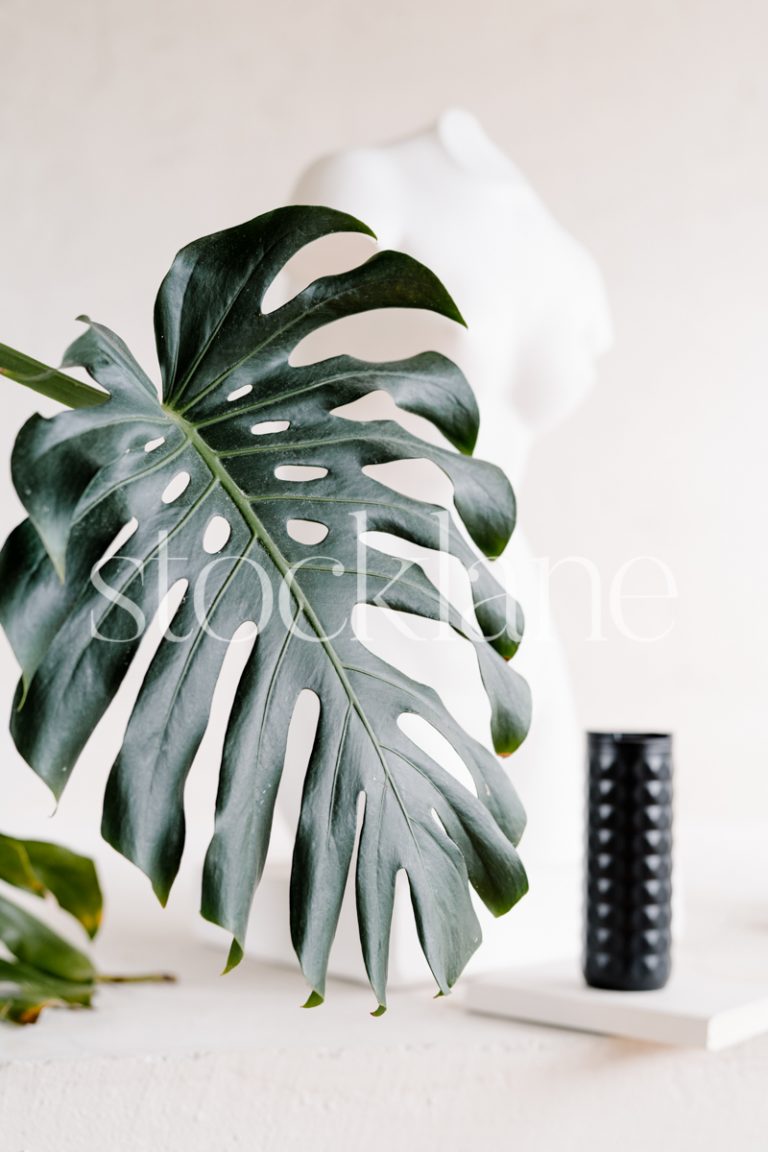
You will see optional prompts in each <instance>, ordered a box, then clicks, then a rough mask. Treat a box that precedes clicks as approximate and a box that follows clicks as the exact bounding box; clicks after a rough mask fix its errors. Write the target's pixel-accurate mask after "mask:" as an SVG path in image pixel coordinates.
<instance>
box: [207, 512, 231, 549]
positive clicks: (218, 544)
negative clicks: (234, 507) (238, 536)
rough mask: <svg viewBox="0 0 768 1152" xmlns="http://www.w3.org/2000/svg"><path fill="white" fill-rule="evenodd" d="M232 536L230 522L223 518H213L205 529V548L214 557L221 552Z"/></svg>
mask: <svg viewBox="0 0 768 1152" xmlns="http://www.w3.org/2000/svg"><path fill="white" fill-rule="evenodd" d="M231 535H232V528H231V526H230V523H229V521H228V520H225V519H224V517H223V516H213V517H212V518H211V519H210V520H209V521H208V525H207V527H206V529H205V535H204V536H203V548H204V549H205V551H206V552H207V553H208V554H209V555H211V556H212V555H214V553H216V552H221V550H222V548H223V547H224V545H225V544H226V542H227V540H229V538H230V536H231Z"/></svg>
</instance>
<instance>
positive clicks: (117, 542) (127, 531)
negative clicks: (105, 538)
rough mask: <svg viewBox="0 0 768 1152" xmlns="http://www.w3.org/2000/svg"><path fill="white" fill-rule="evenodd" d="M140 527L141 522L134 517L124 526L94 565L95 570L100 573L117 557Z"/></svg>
mask: <svg viewBox="0 0 768 1152" xmlns="http://www.w3.org/2000/svg"><path fill="white" fill-rule="evenodd" d="M138 526H139V522H138V520H137V519H136V517H135V516H132V517H131V519H130V520H129V521H128V523H127V524H123V526H122V528H121V529H120V531H119V532H118V533H117V535H116V536H115V538H114V539H113V540H112V543H111V544H110V545H109V546H108V547H107V548H105V549H104V552H103V553H102V555H101V556H100V558H99V559H98V560H97V561H96V563H95V564H94V566H93V570H94V571H98V570H99V569H100V568H103V567H104V565H105V564H106V563H107V561H108V560H111V559H112V557H113V556H115V555H116V554H117V553H118V552H119V551H120V549H121V548H122V546H123V544H125V543H126V542H127V541H128V540H130V538H131V536H133V534H134V532H135V531H136V529H137V528H138Z"/></svg>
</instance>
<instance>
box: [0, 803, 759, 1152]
mask: <svg viewBox="0 0 768 1152" xmlns="http://www.w3.org/2000/svg"><path fill="white" fill-rule="evenodd" d="M767 833H768V829H766V827H765V825H763V826H761V827H755V828H754V830H753V834H752V835H750V836H746V835H745V834H744V833H743V832H742V831H739V832H734V833H732V834H726V833H725V832H724V831H723V830H722V829H720V830H718V831H717V833H716V834H715V832H713V831H712V830H705V831H701V832H699V833H696V834H692V833H691V834H688V835H686V836H681V837H680V843H679V846H678V864H679V867H680V871H681V872H682V873H683V874H684V875H685V877H686V880H687V881H688V888H689V900H688V917H687V918H688V927H687V934H686V944H685V948H686V950H687V951H688V953H689V954H691V955H694V956H695V957H696V964H697V967H698V968H699V970H700V971H701V972H702V973H703V974H708V975H710V976H712V977H717V978H720V979H725V978H728V979H731V980H738V981H744V982H758V981H760V980H764V979H765V975H766V972H768V915H767V914H766V908H767V904H768V902H767V901H766V895H765V884H764V878H765V876H766V875H768V834H767ZM714 845H717V847H716V849H714V848H713V846H714ZM724 860H727V861H728V862H729V864H730V870H729V871H730V875H729V876H727V877H726V875H725V872H724V869H723V867H722V862H723V861H724ZM129 912H130V909H123V912H122V913H121V917H120V927H119V928H118V927H117V926H116V925H115V923H114V919H111V920H110V923H109V924H108V925H107V929H106V933H105V938H104V940H103V941H102V944H101V960H102V965H103V966H104V967H105V968H106V969H109V970H112V971H115V970H133V971H135V970H138V969H141V968H147V967H151V968H153V969H160V968H171V969H173V970H174V971H176V972H177V973H178V974H179V976H180V977H181V978H182V979H181V982H180V983H179V984H178V985H177V986H176V987H167V986H162V987H148V986H145V987H125V988H111V989H105V990H104V991H103V992H102V994H101V995H100V997H99V1001H98V1004H99V1007H98V1011H96V1012H92V1013H80V1014H77V1015H73V1014H71V1013H64V1012H60V1013H51V1014H49V1015H47V1016H46V1017H45V1018H44V1019H43V1021H42V1022H41V1023H40V1024H39V1025H37V1026H36V1027H35V1028H30V1029H26V1030H10V1029H8V1028H3V1029H0V1149H2V1152H158V1150H162V1152H209V1150H210V1149H215V1150H216V1152H239V1150H240V1149H249V1150H253V1149H258V1150H259V1152H306V1150H307V1149H311V1150H312V1152H326V1150H327V1152H353V1150H354V1152H357V1149H359V1148H360V1147H361V1146H362V1147H364V1148H365V1149H366V1152H390V1150H391V1149H392V1147H393V1145H394V1146H395V1147H398V1148H400V1149H403V1150H407V1152H410V1150H411V1149H414V1150H416V1149H421V1148H423V1149H425V1150H427V1149H428V1150H430V1152H431V1149H433V1148H443V1149H446V1150H447V1152H476V1149H478V1148H479V1147H482V1146H484V1145H485V1146H491V1145H494V1146H499V1147H507V1146H510V1143H513V1144H514V1146H515V1147H518V1148H521V1149H525V1152H554V1150H556V1152H587V1149H588V1150H589V1152H616V1149H617V1148H620V1149H621V1150H622V1152H647V1149H649V1148H653V1149H654V1150H658V1152H679V1149H681V1148H690V1147H695V1148H696V1149H697V1152H722V1149H723V1148H726V1147H727V1148H733V1149H735V1150H738V1152H764V1150H765V1133H766V1131H768V1094H766V1091H765V1085H766V1083H768V1036H763V1037H761V1038H759V1039H755V1040H750V1041H747V1042H746V1043H744V1044H742V1045H739V1046H738V1047H735V1048H730V1049H727V1050H725V1051H722V1052H704V1051H697V1050H690V1049H679V1048H669V1047H662V1046H658V1045H654V1044H649V1043H641V1042H637V1041H629V1040H621V1039H617V1038H611V1037H605V1036H595V1035H588V1034H585V1033H578V1032H569V1031H562V1030H560V1029H555V1028H542V1027H539V1026H535V1025H532V1024H525V1023H519V1022H516V1021H511V1020H497V1019H492V1018H490V1017H482V1016H476V1015H471V1014H470V1013H466V1012H464V1011H462V1010H461V1005H462V996H463V995H464V992H463V990H462V986H460V988H459V990H458V991H457V993H456V994H455V995H454V996H452V997H450V998H447V999H441V1000H433V999H432V998H431V995H430V991H429V990H428V989H420V990H416V991H408V992H405V991H396V992H394V993H393V994H392V997H391V1001H390V1011H389V1012H388V1013H387V1015H386V1016H384V1017H383V1018H381V1019H378V1020H374V1019H372V1018H371V1017H370V1016H369V1015H368V1012H369V1010H370V1009H372V1008H373V1007H374V1001H373V997H372V995H371V994H370V992H368V991H367V990H366V989H364V988H362V987H360V986H357V985H352V984H342V983H338V982H333V983H331V985H330V986H329V990H328V1000H327V1002H326V1004H325V1005H324V1006H323V1007H322V1008H318V1009H314V1010H311V1011H307V1012H304V1011H302V1010H301V1009H300V1008H299V1007H298V1005H299V1004H300V1003H301V1002H302V1000H303V998H304V987H303V983H302V980H301V978H300V977H299V975H298V973H297V972H296V971H295V970H294V971H289V970H286V969H270V968H267V967H261V966H259V965H257V964H255V963H253V962H248V961H246V963H245V964H244V966H243V967H242V968H240V969H238V970H237V971H235V972H234V973H232V974H231V975H230V976H228V977H227V978H226V979H220V978H219V977H218V976H217V975H216V972H217V970H218V968H219V967H220V966H221V963H222V960H223V954H224V949H221V950H219V951H218V952H217V951H216V950H215V949H213V948H211V947H209V946H205V945H202V944H200V943H199V942H196V941H195V940H194V939H192V938H190V937H189V934H188V933H189V928H190V925H189V921H188V920H187V919H186V917H184V918H180V917H179V915H178V914H174V912H173V910H172V911H171V912H170V913H169V914H165V915H161V914H160V913H157V915H156V916H154V917H151V916H147V915H146V913H145V912H142V916H141V920H142V925H143V926H142V928H141V930H139V929H138V927H137V928H136V929H135V931H130V930H127V927H129V925H127V922H126V919H125V917H126V915H127V914H128V913H129ZM182 923H186V925H187V928H186V934H185V929H184V928H183V927H182ZM463 987H464V988H466V985H464V986H463Z"/></svg>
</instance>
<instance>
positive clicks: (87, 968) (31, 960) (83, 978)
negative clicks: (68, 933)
mask: <svg viewBox="0 0 768 1152" xmlns="http://www.w3.org/2000/svg"><path fill="white" fill-rule="evenodd" d="M0 942H1V943H3V944H4V945H5V947H6V948H7V949H8V951H9V952H10V953H11V955H12V956H15V957H16V959H17V960H19V961H20V962H21V963H22V964H24V965H28V966H29V967H32V968H35V969H37V970H38V971H39V972H42V973H45V974H46V976H48V977H54V978H56V979H60V980H67V981H70V982H72V983H75V984H91V983H92V982H93V981H94V979H95V976H96V970H95V969H94V967H93V964H92V963H91V961H90V960H89V959H88V957H87V956H86V955H85V954H84V953H83V952H81V951H80V950H79V949H78V948H75V947H74V946H73V945H72V944H70V943H68V941H66V940H64V939H63V938H62V937H61V936H58V935H57V934H56V933H55V932H53V931H52V930H51V929H50V928H48V927H47V926H46V925H45V924H43V923H42V922H41V921H40V920H38V919H37V918H36V917H35V916H31V915H30V914H29V912H26V911H24V909H22V908H19V907H17V905H15V904H12V903H11V902H10V900H6V899H5V897H4V896H0Z"/></svg>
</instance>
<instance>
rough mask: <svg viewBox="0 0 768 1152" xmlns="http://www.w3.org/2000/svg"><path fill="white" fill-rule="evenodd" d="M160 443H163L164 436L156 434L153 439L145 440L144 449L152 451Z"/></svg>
mask: <svg viewBox="0 0 768 1152" xmlns="http://www.w3.org/2000/svg"><path fill="white" fill-rule="evenodd" d="M161 444H165V436H157V437H156V438H155V439H154V440H147V442H146V444H145V445H144V451H145V452H154V450H155V448H159V447H160V445H161Z"/></svg>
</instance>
